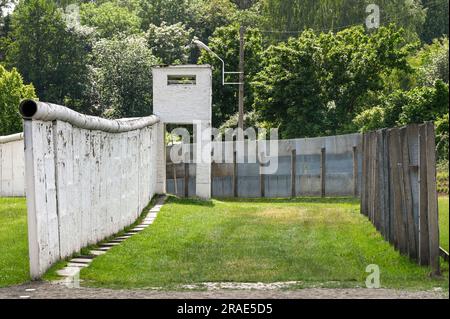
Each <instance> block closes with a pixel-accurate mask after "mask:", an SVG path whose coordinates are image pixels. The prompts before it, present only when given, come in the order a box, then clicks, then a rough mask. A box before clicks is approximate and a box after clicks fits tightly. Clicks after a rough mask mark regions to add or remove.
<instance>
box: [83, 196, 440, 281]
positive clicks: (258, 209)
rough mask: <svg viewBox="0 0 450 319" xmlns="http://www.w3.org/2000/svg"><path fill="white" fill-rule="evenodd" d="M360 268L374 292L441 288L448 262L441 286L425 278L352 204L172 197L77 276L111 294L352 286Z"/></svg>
mask: <svg viewBox="0 0 450 319" xmlns="http://www.w3.org/2000/svg"><path fill="white" fill-rule="evenodd" d="M447 204H448V202H447ZM442 220H443V219H442V218H441V221H442ZM447 223H448V206H447ZM447 225H448V224H447ZM441 235H442V236H445V234H444V232H441ZM446 236H447V239H446V242H447V243H448V231H447V235H446ZM369 264H377V265H379V267H380V271H381V285H382V286H383V287H393V288H411V289H430V288H432V287H444V288H445V289H448V264H445V263H444V262H443V263H442V265H443V269H444V276H443V278H442V279H440V280H436V279H430V278H429V276H428V273H429V269H428V268H426V267H419V266H417V265H416V264H414V263H413V262H411V261H409V259H408V258H407V257H404V256H400V255H399V253H397V252H396V251H395V250H394V249H393V248H392V247H391V246H390V245H389V244H388V243H386V242H385V241H384V240H383V239H382V237H381V236H380V235H379V234H378V233H377V232H376V230H375V229H374V227H373V226H372V225H371V223H370V222H369V221H368V220H367V219H366V218H365V217H364V216H362V215H361V214H360V213H359V202H358V201H357V200H353V199H313V198H300V199H295V200H273V199H270V200H250V201H244V200H241V201H231V200H230V201H219V200H213V201H211V202H199V201H195V200H181V199H176V198H173V197H172V198H170V200H169V202H168V203H167V204H166V205H165V206H164V207H163V209H162V210H161V212H160V214H159V216H158V218H157V219H156V221H155V223H154V224H153V225H152V226H150V227H148V228H147V229H145V230H144V231H143V232H141V233H139V234H138V235H135V236H133V237H132V238H130V239H128V240H127V241H125V242H124V243H123V244H122V245H120V246H118V247H114V248H112V249H111V250H110V251H109V252H108V253H107V254H105V255H102V256H100V257H98V258H96V259H95V260H94V261H93V263H92V265H91V266H90V267H88V268H86V269H83V270H82V272H81V279H83V280H84V283H83V284H84V285H89V286H101V287H112V288H145V287H162V288H167V289H170V288H176V287H178V286H179V285H180V284H192V283H202V282H230V281H231V282H259V281H261V282H277V281H302V282H303V283H302V284H301V285H299V286H298V287H308V286H315V285H317V284H322V285H323V286H330V287H336V286H338V287H357V286H364V282H365V278H366V276H367V273H366V272H365V269H366V266H367V265H369Z"/></svg>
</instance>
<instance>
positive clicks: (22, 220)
mask: <svg viewBox="0 0 450 319" xmlns="http://www.w3.org/2000/svg"><path fill="white" fill-rule="evenodd" d="M29 279H30V276H29V263H28V239H27V208H26V202H25V198H1V197H0V287H5V286H10V285H14V284H20V283H23V282H25V281H27V280H29Z"/></svg>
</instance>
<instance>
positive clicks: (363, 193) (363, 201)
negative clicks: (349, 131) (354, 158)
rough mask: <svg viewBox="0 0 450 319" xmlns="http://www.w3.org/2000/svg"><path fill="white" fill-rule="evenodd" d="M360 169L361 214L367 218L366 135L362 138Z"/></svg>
mask: <svg viewBox="0 0 450 319" xmlns="http://www.w3.org/2000/svg"><path fill="white" fill-rule="evenodd" d="M361 146H362V150H361V156H362V167H361V208H360V210H361V213H362V214H364V215H366V216H367V206H366V204H367V197H366V184H367V178H366V170H367V133H364V134H363V136H362V145H361Z"/></svg>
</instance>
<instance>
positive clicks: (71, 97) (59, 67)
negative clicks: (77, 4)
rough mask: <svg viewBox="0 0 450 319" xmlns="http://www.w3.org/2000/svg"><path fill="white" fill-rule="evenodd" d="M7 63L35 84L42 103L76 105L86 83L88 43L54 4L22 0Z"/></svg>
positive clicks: (14, 25)
mask: <svg viewBox="0 0 450 319" xmlns="http://www.w3.org/2000/svg"><path fill="white" fill-rule="evenodd" d="M11 38H12V42H11V44H10V45H9V46H8V49H7V57H6V60H7V64H8V65H9V66H10V67H17V69H18V70H19V72H20V73H21V74H22V76H23V77H24V80H25V81H26V82H31V83H33V85H34V87H35V88H36V92H37V95H38V96H39V98H40V99H41V100H44V101H48V102H53V103H61V104H66V105H68V106H75V105H77V104H78V102H77V101H78V99H79V98H80V97H81V96H82V92H83V90H84V85H85V83H86V79H85V76H86V65H87V61H86V51H85V42H84V40H83V39H82V38H80V36H79V34H77V33H76V32H74V31H73V30H72V29H69V28H67V26H66V23H65V20H64V18H63V15H62V12H61V11H60V10H59V9H58V8H57V7H56V5H55V4H54V2H53V1H49V0H24V1H21V2H20V3H19V4H18V5H17V7H16V9H15V10H14V13H13V15H12V32H11Z"/></svg>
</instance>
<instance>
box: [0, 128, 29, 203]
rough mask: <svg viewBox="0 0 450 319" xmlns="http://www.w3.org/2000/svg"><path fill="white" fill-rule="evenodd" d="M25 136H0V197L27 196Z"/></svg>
mask: <svg viewBox="0 0 450 319" xmlns="http://www.w3.org/2000/svg"><path fill="white" fill-rule="evenodd" d="M23 149H24V145H23V134H22V133H18V134H13V135H8V136H0V197H14V196H25V163H24V151H23Z"/></svg>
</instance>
